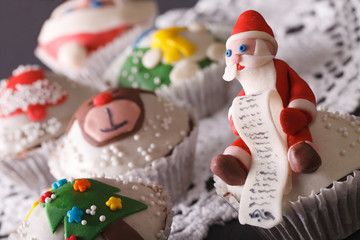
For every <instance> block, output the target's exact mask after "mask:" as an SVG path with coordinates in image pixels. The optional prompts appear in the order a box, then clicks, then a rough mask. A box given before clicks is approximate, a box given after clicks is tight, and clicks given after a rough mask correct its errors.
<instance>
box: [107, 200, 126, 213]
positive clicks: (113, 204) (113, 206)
mask: <svg viewBox="0 0 360 240" xmlns="http://www.w3.org/2000/svg"><path fill="white" fill-rule="evenodd" d="M106 206H108V207H109V208H110V210H111V211H115V210H117V209H119V210H120V209H122V204H121V199H120V198H117V197H110V198H109V200H108V201H107V202H106Z"/></svg>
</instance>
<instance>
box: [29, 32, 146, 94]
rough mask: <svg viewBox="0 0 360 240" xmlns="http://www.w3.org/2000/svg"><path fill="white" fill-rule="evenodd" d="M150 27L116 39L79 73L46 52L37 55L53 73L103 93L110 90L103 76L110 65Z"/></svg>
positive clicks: (95, 54) (96, 53)
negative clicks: (62, 64) (63, 65)
mask: <svg viewBox="0 0 360 240" xmlns="http://www.w3.org/2000/svg"><path fill="white" fill-rule="evenodd" d="M147 27H148V26H144V27H140V26H137V27H134V28H133V29H130V30H129V31H127V32H126V33H124V34H122V35H121V36H119V37H118V38H116V39H115V40H114V41H112V42H111V43H109V44H107V45H106V46H104V47H102V48H100V49H99V50H97V51H96V52H94V53H92V54H91V55H90V57H89V58H88V59H87V60H86V63H85V66H84V67H82V68H81V69H80V70H78V71H74V70H71V69H69V68H65V67H62V66H61V65H60V64H59V63H57V62H56V61H55V60H54V59H53V58H51V57H49V56H48V55H47V54H46V53H45V52H44V51H42V50H41V49H39V48H37V49H36V50H35V55H36V56H37V57H38V58H39V59H40V60H41V61H42V62H43V63H45V64H46V65H47V66H48V67H49V68H50V69H51V70H52V71H54V72H56V73H61V74H64V75H66V76H68V77H69V78H71V79H73V80H74V81H76V82H79V83H82V84H84V85H87V86H90V87H92V88H94V89H97V90H100V91H103V90H106V89H107V88H109V84H108V83H107V82H106V81H105V80H104V79H103V74H104V72H105V70H106V68H108V67H109V65H110V63H111V62H112V61H113V60H114V58H116V56H117V55H118V54H119V53H121V52H122V51H123V50H124V49H125V48H126V47H127V46H129V45H131V44H132V42H133V41H134V39H135V38H136V37H137V36H139V35H140V34H141V33H142V32H143V31H144V30H145V29H146V28H147Z"/></svg>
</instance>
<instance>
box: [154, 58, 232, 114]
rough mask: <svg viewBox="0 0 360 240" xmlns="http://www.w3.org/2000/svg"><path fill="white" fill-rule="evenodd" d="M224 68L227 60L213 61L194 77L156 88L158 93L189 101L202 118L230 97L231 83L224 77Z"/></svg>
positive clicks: (214, 110)
mask: <svg viewBox="0 0 360 240" xmlns="http://www.w3.org/2000/svg"><path fill="white" fill-rule="evenodd" d="M224 69H225V61H220V62H218V63H212V64H211V65H210V66H207V67H205V68H204V69H202V70H201V71H198V72H197V73H196V76H194V77H193V78H191V79H188V80H185V81H183V82H181V83H175V84H171V85H170V86H165V85H163V86H161V87H160V88H159V89H157V90H156V93H157V94H159V95H160V96H163V97H166V98H172V99H175V100H181V101H185V102H187V103H188V104H189V105H191V106H192V107H193V108H194V109H195V111H196V112H197V114H198V115H199V117H200V118H202V117H205V116H208V115H210V114H212V113H214V112H216V110H218V109H219V108H220V107H222V106H223V105H224V103H225V102H226V101H227V100H228V99H229V96H228V91H229V83H226V82H225V81H224V80H223V78H222V75H223V73H224Z"/></svg>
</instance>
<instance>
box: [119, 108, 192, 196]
mask: <svg viewBox="0 0 360 240" xmlns="http://www.w3.org/2000/svg"><path fill="white" fill-rule="evenodd" d="M191 120H192V124H193V126H192V131H191V132H190V133H189V136H187V137H186V138H184V139H183V140H182V141H181V142H180V143H179V144H178V145H177V146H175V147H174V149H173V150H172V152H171V154H170V155H168V156H166V157H162V158H159V159H157V160H155V161H153V162H152V163H151V165H149V166H147V167H145V168H137V169H133V170H131V171H128V172H126V173H125V174H124V175H125V176H136V177H140V178H147V179H150V180H151V181H153V182H155V183H156V184H158V185H160V186H162V187H163V188H164V189H165V191H167V192H168V194H169V196H170V197H171V199H172V201H173V202H177V201H178V199H179V198H181V197H182V195H183V194H184V192H186V190H187V189H188V187H189V186H190V184H191V181H192V178H193V170H194V156H195V146H196V141H197V134H198V122H197V120H196V118H195V117H194V114H192V119H191Z"/></svg>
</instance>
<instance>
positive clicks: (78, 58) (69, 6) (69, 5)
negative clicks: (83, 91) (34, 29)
mask: <svg viewBox="0 0 360 240" xmlns="http://www.w3.org/2000/svg"><path fill="white" fill-rule="evenodd" d="M156 12H157V5H156V2H155V1H154V0H136V1H135V0H69V1H65V2H64V3H62V4H60V5H59V6H58V7H56V8H55V9H54V11H53V12H52V14H51V15H50V17H49V19H47V20H46V21H45V22H44V24H43V26H42V29H41V31H40V34H39V37H38V46H37V47H36V50H35V55H36V56H37V57H38V58H39V59H40V60H41V61H42V62H43V63H45V64H46V65H47V66H48V67H50V68H51V69H52V70H53V71H55V72H59V73H62V74H65V75H67V76H69V77H71V78H72V79H74V80H76V81H79V82H82V83H84V84H86V85H89V86H91V87H93V88H97V89H100V90H105V89H106V87H107V86H106V84H105V83H104V81H102V80H101V76H102V74H103V71H104V70H105V68H106V67H107V66H108V64H109V63H110V62H111V61H112V60H113V58H114V57H115V56H116V54H117V53H118V52H120V51H122V50H123V49H124V48H125V47H126V46H127V45H129V44H131V42H132V41H133V40H134V39H135V37H136V36H137V35H138V34H139V33H141V32H142V31H143V30H144V29H146V28H148V27H150V26H151V25H152V22H153V20H154V18H155V16H156Z"/></svg>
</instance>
